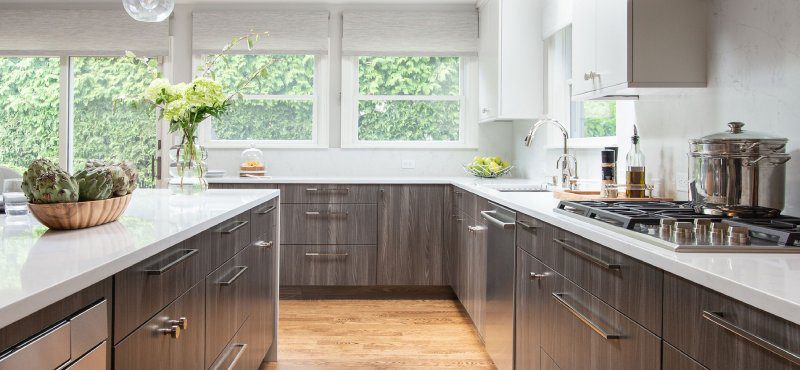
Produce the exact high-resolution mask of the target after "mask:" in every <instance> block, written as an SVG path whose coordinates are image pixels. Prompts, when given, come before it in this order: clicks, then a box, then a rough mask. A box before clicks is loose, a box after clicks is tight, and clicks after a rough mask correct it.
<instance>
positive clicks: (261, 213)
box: [256, 205, 277, 215]
mask: <svg viewBox="0 0 800 370" xmlns="http://www.w3.org/2000/svg"><path fill="white" fill-rule="evenodd" d="M275 208H277V207H276V206H274V205H273V206H269V207H267V209H260V210H258V211H256V213H257V214H259V215H265V214H267V213H270V212H272V211H274V210H275Z"/></svg>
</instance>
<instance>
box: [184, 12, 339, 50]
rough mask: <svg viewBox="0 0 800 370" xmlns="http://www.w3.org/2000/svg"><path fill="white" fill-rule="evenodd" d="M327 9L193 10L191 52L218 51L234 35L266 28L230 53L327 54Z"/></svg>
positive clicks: (328, 15) (328, 16)
mask: <svg viewBox="0 0 800 370" xmlns="http://www.w3.org/2000/svg"><path fill="white" fill-rule="evenodd" d="M329 18H330V13H329V12H327V11H195V12H194V13H193V15H192V25H193V28H194V31H193V42H192V46H193V48H194V52H195V53H200V54H214V53H219V52H220V50H222V48H224V47H225V45H227V44H228V43H230V42H231V40H232V39H233V38H234V37H237V36H243V35H246V34H248V33H249V32H250V31H251V30H252V31H253V32H268V33H269V35H268V36H267V37H266V38H263V39H261V40H260V41H259V42H257V43H255V45H253V50H250V51H248V50H247V45H246V43H239V45H237V46H236V47H235V48H234V49H232V50H231V52H232V53H255V54H327V53H328V43H329V40H328V20H329Z"/></svg>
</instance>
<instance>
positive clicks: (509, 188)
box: [481, 184, 550, 193]
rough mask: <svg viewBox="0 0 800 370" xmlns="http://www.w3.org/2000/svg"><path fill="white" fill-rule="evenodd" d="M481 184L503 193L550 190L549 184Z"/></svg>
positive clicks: (543, 191)
mask: <svg viewBox="0 0 800 370" xmlns="http://www.w3.org/2000/svg"><path fill="white" fill-rule="evenodd" d="M481 186H483V187H486V188H489V189H494V190H497V191H499V192H501V193H545V192H549V191H550V190H549V189H548V187H547V185H542V184H491V185H481Z"/></svg>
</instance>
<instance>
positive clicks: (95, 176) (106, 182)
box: [75, 167, 113, 201]
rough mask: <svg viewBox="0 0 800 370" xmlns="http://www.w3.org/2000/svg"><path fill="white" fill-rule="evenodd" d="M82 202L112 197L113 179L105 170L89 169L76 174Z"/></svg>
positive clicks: (109, 172)
mask: <svg viewBox="0 0 800 370" xmlns="http://www.w3.org/2000/svg"><path fill="white" fill-rule="evenodd" d="M75 180H76V181H77V182H78V190H79V193H80V197H79V198H80V200H81V201H87V200H103V199H108V198H110V197H111V192H112V188H113V178H112V176H111V171H108V170H106V169H105V168H103V167H101V168H88V169H84V170H82V171H80V172H78V173H76V174H75Z"/></svg>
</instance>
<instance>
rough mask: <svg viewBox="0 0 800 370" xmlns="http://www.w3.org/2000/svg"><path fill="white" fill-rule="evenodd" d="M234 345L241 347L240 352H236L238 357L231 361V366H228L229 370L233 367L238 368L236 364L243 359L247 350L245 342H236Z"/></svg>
mask: <svg viewBox="0 0 800 370" xmlns="http://www.w3.org/2000/svg"><path fill="white" fill-rule="evenodd" d="M234 347H239V348H241V349H240V350H239V353H237V354H236V357H234V358H233V361H231V366H228V370H232V369H235V368H236V364H238V363H239V360H241V359H242V357H244V351H246V350H247V344H245V343H241V344H240V343H237V344H234Z"/></svg>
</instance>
